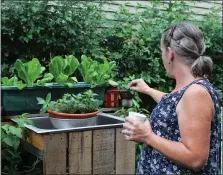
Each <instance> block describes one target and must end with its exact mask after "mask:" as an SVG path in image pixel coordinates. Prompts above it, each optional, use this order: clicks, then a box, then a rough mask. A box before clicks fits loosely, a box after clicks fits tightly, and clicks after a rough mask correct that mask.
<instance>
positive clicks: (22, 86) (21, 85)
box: [16, 81, 27, 90]
mask: <svg viewBox="0 0 223 175" xmlns="http://www.w3.org/2000/svg"><path fill="white" fill-rule="evenodd" d="M26 86H27V85H26V84H23V83H22V81H19V82H17V83H16V87H17V88H18V89H19V90H22V89H24V88H25V87H26Z"/></svg>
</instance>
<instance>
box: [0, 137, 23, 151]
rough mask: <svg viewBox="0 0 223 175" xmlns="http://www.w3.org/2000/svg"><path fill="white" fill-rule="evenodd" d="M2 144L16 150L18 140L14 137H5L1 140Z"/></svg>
mask: <svg viewBox="0 0 223 175" xmlns="http://www.w3.org/2000/svg"><path fill="white" fill-rule="evenodd" d="M3 142H4V143H5V144H7V145H8V146H10V147H13V148H14V150H17V149H18V147H19V144H20V139H19V138H18V137H16V136H13V137H7V138H5V139H3Z"/></svg>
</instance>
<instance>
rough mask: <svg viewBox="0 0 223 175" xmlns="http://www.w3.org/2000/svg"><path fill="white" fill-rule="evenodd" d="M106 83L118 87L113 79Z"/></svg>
mask: <svg viewBox="0 0 223 175" xmlns="http://www.w3.org/2000/svg"><path fill="white" fill-rule="evenodd" d="M108 83H109V84H110V85H111V86H113V87H118V83H117V82H115V81H113V80H108Z"/></svg>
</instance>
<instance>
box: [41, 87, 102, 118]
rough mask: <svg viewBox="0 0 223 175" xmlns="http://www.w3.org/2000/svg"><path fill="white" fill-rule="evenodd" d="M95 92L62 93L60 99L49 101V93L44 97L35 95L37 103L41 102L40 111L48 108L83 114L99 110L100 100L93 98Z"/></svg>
mask: <svg viewBox="0 0 223 175" xmlns="http://www.w3.org/2000/svg"><path fill="white" fill-rule="evenodd" d="M96 96H97V94H95V93H93V92H92V91H91V90H87V91H85V92H83V93H79V94H77V95H74V94H64V95H63V97H62V98H61V99H58V100H57V101H51V94H48V95H47V97H46V99H45V100H44V99H43V98H40V97H37V101H38V104H42V105H43V107H42V108H41V112H46V111H47V110H48V109H50V110H52V111H56V112H62V113H69V114H83V113H89V112H95V111H97V110H99V106H100V105H101V104H102V101H100V100H98V99H95V97H96Z"/></svg>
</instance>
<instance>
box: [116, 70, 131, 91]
mask: <svg viewBox="0 0 223 175" xmlns="http://www.w3.org/2000/svg"><path fill="white" fill-rule="evenodd" d="M134 79H135V75H134V74H133V75H132V76H129V77H124V78H123V79H122V80H119V81H117V84H118V89H119V91H120V92H130V87H129V83H131V81H132V80H134Z"/></svg>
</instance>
